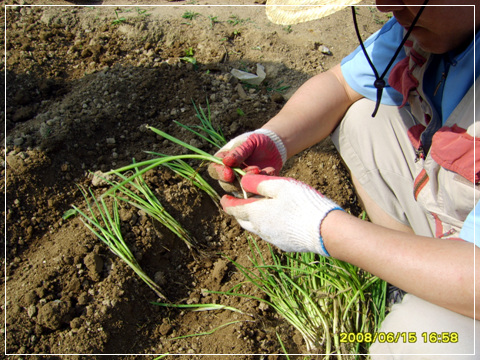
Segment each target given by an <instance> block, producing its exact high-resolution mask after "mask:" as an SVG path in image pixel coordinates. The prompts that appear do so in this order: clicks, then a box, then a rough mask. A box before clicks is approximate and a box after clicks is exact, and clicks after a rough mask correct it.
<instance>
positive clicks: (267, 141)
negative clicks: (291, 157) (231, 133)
mask: <svg viewBox="0 0 480 360" xmlns="http://www.w3.org/2000/svg"><path fill="white" fill-rule="evenodd" d="M215 156H218V157H220V158H222V159H223V165H221V164H216V163H211V164H210V165H209V167H208V172H209V174H210V176H211V177H212V178H214V179H216V180H219V182H220V185H221V186H222V187H223V188H224V189H225V190H226V191H227V192H231V191H232V190H234V189H235V187H230V186H228V184H229V183H233V182H234V181H235V179H236V177H235V173H234V172H233V170H232V168H236V167H239V168H241V169H242V170H244V171H246V172H249V173H254V174H266V175H278V174H279V173H280V170H281V168H282V166H283V164H284V163H285V161H286V160H287V150H286V148H285V146H284V145H283V142H282V140H281V139H280V137H278V135H277V134H275V133H274V132H273V131H271V130H267V129H258V130H255V131H252V132H247V133H244V134H242V135H239V136H237V137H236V138H234V139H232V140H231V141H229V142H228V143H227V144H226V145H225V146H224V147H222V148H221V149H220V150H219V151H218V152H217V153H216V154H215Z"/></svg>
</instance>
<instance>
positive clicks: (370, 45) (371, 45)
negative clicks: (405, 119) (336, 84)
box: [341, 18, 406, 106]
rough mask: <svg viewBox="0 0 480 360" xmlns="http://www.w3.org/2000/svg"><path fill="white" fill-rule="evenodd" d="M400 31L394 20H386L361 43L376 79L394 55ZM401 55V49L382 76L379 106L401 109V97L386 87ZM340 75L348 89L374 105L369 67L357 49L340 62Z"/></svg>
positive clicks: (375, 93)
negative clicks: (384, 84) (385, 84)
mask: <svg viewBox="0 0 480 360" xmlns="http://www.w3.org/2000/svg"><path fill="white" fill-rule="evenodd" d="M403 35H404V29H403V27H402V26H401V25H400V24H399V23H398V22H397V20H396V19H395V18H392V19H390V20H389V21H388V22H387V23H386V24H385V25H384V26H383V27H382V28H381V29H380V30H379V31H377V32H376V33H375V34H373V35H372V36H370V37H369V38H368V39H367V40H366V41H365V42H364V45H365V48H366V49H367V53H368V54H369V56H370V59H371V60H372V62H373V65H374V66H375V68H376V69H377V72H378V74H379V76H380V75H381V74H383V72H384V71H385V69H386V68H387V65H388V63H389V62H390V60H391V59H392V57H393V55H394V54H395V51H396V50H397V48H398V46H399V45H400V44H401V42H402V40H403ZM405 56H406V54H405V51H404V50H403V49H402V50H401V51H400V53H399V54H398V56H397V58H396V59H395V62H394V63H393V64H392V66H391V67H390V69H389V71H388V72H387V74H386V75H385V78H384V80H385V82H387V86H386V87H385V88H384V90H383V95H382V104H386V105H397V106H398V105H401V104H402V101H403V97H402V94H400V93H399V92H398V91H396V90H395V89H393V88H392V87H390V86H388V76H389V75H390V71H391V70H392V68H393V67H394V66H395V64H396V63H397V62H398V61H400V60H402V59H403V58H405ZM341 65H342V74H343V76H344V78H345V80H346V81H347V83H348V85H350V87H351V88H352V89H353V90H355V91H356V92H358V93H359V94H361V95H363V96H365V97H366V98H368V99H371V100H373V101H376V99H377V89H376V88H375V87H374V86H373V83H374V82H375V74H374V72H373V70H372V68H371V67H370V65H369V63H368V61H367V59H366V57H365V55H364V53H363V50H362V48H361V47H360V46H359V47H358V48H357V49H355V51H353V52H352V53H351V54H350V55H348V56H347V57H345V58H344V59H343V60H342V64H341Z"/></svg>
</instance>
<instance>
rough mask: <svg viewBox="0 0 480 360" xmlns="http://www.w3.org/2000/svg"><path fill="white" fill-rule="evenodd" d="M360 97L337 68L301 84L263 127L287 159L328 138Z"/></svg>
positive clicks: (338, 66)
mask: <svg viewBox="0 0 480 360" xmlns="http://www.w3.org/2000/svg"><path fill="white" fill-rule="evenodd" d="M360 98H361V96H360V95H359V94H358V93H356V92H355V91H353V90H352V89H351V88H350V87H349V86H348V84H347V83H346V82H345V79H344V78H343V75H342V73H341V69H340V65H337V66H335V67H334V68H332V69H330V70H329V71H327V72H325V73H321V74H318V75H316V76H314V77H313V78H311V79H310V80H308V81H307V82H306V83H305V84H303V85H302V86H301V87H300V88H299V89H298V90H297V91H296V92H295V94H294V95H293V96H292V98H291V99H290V100H289V101H288V102H287V103H286V104H285V106H284V107H283V109H282V110H281V111H280V112H279V113H278V114H277V115H276V116H275V117H273V118H272V119H271V120H270V121H269V122H267V123H266V124H265V125H264V126H263V128H266V129H269V130H272V131H273V132H275V133H276V134H277V135H278V136H280V138H281V139H282V141H283V143H284V145H285V147H286V149H287V157H289V158H290V157H291V156H293V155H295V154H297V153H299V152H300V151H302V150H304V149H306V148H308V147H310V146H312V145H314V144H316V143H318V142H319V141H321V140H323V139H324V138H326V137H327V136H328V135H330V133H331V132H332V131H333V130H334V129H335V127H336V126H337V125H338V123H339V121H340V120H341V118H342V117H343V115H344V114H345V112H346V111H347V109H348V108H349V107H350V105H352V104H353V103H354V102H355V101H357V100H358V99H360Z"/></svg>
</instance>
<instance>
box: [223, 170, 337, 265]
mask: <svg viewBox="0 0 480 360" xmlns="http://www.w3.org/2000/svg"><path fill="white" fill-rule="evenodd" d="M241 183H242V187H243V188H244V189H245V191H247V192H250V193H254V194H258V195H261V196H263V197H262V198H258V197H254V198H248V199H238V198H235V197H233V196H230V195H224V196H223V198H222V200H221V204H222V206H223V209H224V210H225V211H226V212H227V213H228V214H230V215H233V216H234V217H235V218H236V219H237V221H238V223H239V224H240V225H241V226H242V227H243V228H244V229H245V230H248V231H250V232H252V233H254V234H256V235H258V236H260V237H261V238H262V239H264V240H265V241H268V242H269V243H271V244H273V245H275V246H278V247H279V248H280V249H282V250H284V251H287V252H314V253H317V254H320V255H323V256H330V255H329V253H328V251H327V249H326V248H325V246H324V244H323V239H322V236H321V232H320V226H321V224H322V221H323V219H324V218H325V216H327V214H328V213H329V212H330V211H333V210H343V209H342V208H341V207H340V206H338V205H337V204H335V203H334V202H333V201H332V200H330V199H328V198H326V197H325V196H324V195H323V194H321V193H319V192H318V191H316V190H315V189H313V188H312V187H310V186H308V185H307V184H305V183H302V182H300V181H297V180H295V179H292V178H284V177H277V176H266V175H255V174H247V175H245V176H244V177H243V178H242V181H241Z"/></svg>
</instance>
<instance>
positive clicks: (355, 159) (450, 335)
mask: <svg viewBox="0 0 480 360" xmlns="http://www.w3.org/2000/svg"><path fill="white" fill-rule="evenodd" d="M374 106H375V104H374V102H372V101H370V100H367V99H363V100H360V101H358V102H356V103H355V104H354V105H352V107H351V108H350V109H349V111H348V112H347V114H346V115H345V117H344V119H343V120H342V122H341V123H340V124H339V126H338V127H337V129H336V130H335V131H334V132H333V133H332V136H331V138H332V141H333V142H334V144H335V146H336V147H337V149H338V151H339V153H340V154H341V156H342V158H343V160H344V161H345V163H346V164H347V166H348V168H349V169H350V171H351V172H352V175H353V176H355V177H356V179H357V180H358V181H359V183H360V185H361V186H362V187H363V189H364V190H365V191H366V192H367V194H368V195H369V196H370V197H371V199H372V200H374V202H375V203H376V204H378V205H379V206H380V207H381V208H382V209H383V210H384V211H385V212H386V213H387V214H388V215H390V216H391V217H392V218H393V219H395V220H397V221H398V222H400V223H402V224H404V225H407V226H410V227H411V228H412V229H413V230H414V232H415V233H416V234H418V235H424V236H434V231H435V230H434V229H435V224H432V223H431V222H430V221H429V219H428V218H427V216H426V215H425V213H424V212H423V210H422V209H421V208H420V207H419V206H418V204H417V203H416V201H415V199H414V196H413V182H414V172H415V166H414V159H415V152H414V149H413V147H412V145H411V143H410V140H409V139H408V136H407V129H408V128H409V127H411V126H413V125H414V124H415V120H414V119H413V117H412V115H411V114H410V112H409V111H408V108H402V109H398V108H397V107H395V106H381V107H380V109H379V111H378V114H377V116H376V117H375V118H372V117H371V114H372V111H373V108H374ZM377 335H378V336H377V338H376V339H377V341H375V342H374V343H373V344H372V346H371V347H370V354H371V357H372V359H373V360H387V359H388V360H400V359H412V360H413V359H480V321H475V320H473V319H471V318H468V317H465V316H462V315H459V314H457V313H454V312H452V311H450V310H447V309H444V308H441V307H439V306H436V305H433V304H431V303H429V302H426V301H424V300H421V299H419V298H417V297H415V296H413V295H410V294H407V295H405V297H404V299H403V301H402V302H401V303H399V304H395V305H394V306H393V308H392V311H391V312H390V313H389V314H388V315H387V317H386V319H385V321H384V322H383V324H382V325H381V328H380V329H379V332H378V334H377ZM404 340H405V341H404ZM475 352H476V353H477V354H479V355H476V356H475V355H474V354H475ZM407 354H409V355H407ZM447 354H448V355H447Z"/></svg>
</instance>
